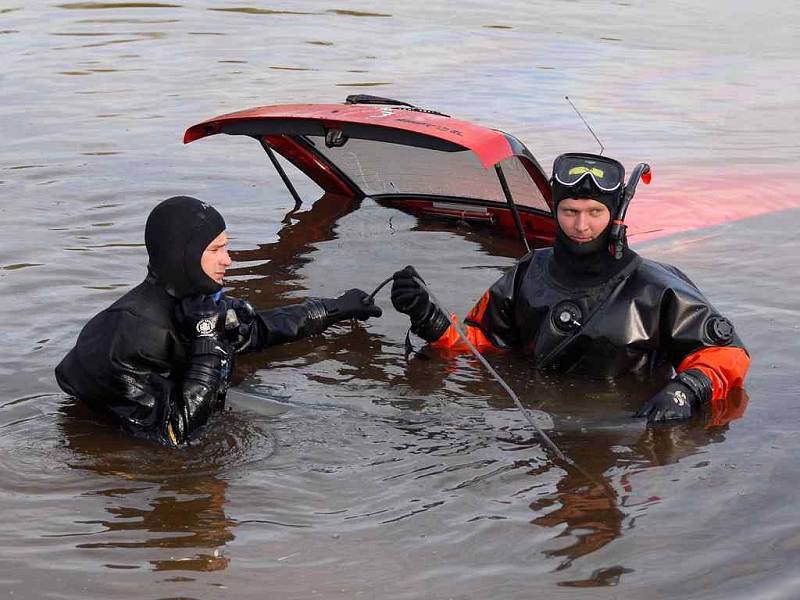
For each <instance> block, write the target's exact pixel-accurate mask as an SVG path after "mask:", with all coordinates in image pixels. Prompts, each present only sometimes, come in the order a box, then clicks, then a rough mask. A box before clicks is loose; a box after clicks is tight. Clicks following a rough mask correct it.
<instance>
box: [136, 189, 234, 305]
mask: <svg viewBox="0 0 800 600" xmlns="http://www.w3.org/2000/svg"><path fill="white" fill-rule="evenodd" d="M223 231H225V220H224V219H223V218H222V215H221V214H219V212H218V211H217V210H216V209H215V208H214V207H213V206H211V205H209V204H206V203H205V202H201V201H200V200H198V199H197V198H192V197H190V196H174V197H172V198H167V199H166V200H164V201H163V202H161V203H160V204H158V206H156V207H155V208H154V209H153V210H152V212H151V213H150V215H149V216H148V217H147V225H145V231H144V241H145V246H147V254H148V256H149V259H150V262H149V269H150V272H151V273H153V274H154V275H155V276H156V278H157V279H158V281H159V282H160V283H161V284H162V285H163V286H164V287H165V288H166V290H167V291H168V292H169V293H170V295H172V296H174V297H176V298H182V297H184V296H188V295H189V294H213V293H216V292H218V291H219V290H220V289H221V288H222V286H221V285H220V284H219V283H217V282H216V281H214V280H213V279H211V278H210V277H209V276H208V275H206V274H205V273H204V272H203V269H202V267H201V265H200V259H201V257H202V256H203V252H204V251H205V249H206V248H207V247H208V245H209V244H210V243H211V242H212V241H214V239H215V238H216V237H217V236H218V235H219V234H220V233H222V232H223Z"/></svg>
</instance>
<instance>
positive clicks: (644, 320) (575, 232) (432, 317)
mask: <svg viewBox="0 0 800 600" xmlns="http://www.w3.org/2000/svg"><path fill="white" fill-rule="evenodd" d="M640 177H641V178H642V179H643V180H644V181H645V182H647V181H649V167H648V166H647V165H645V164H640V165H638V166H637V167H636V169H635V170H634V172H633V174H632V176H631V178H630V179H629V180H628V183H627V185H626V184H625V168H624V167H623V166H622V164H621V163H619V162H617V161H615V160H613V159H610V158H606V157H604V156H599V155H594V154H581V153H568V154H562V155H561V156H559V157H557V158H556V160H555V161H554V163H553V178H552V180H551V185H552V197H553V206H554V210H555V216H556V220H557V224H558V228H557V232H556V238H555V243H554V245H553V247H552V248H541V249H538V250H535V251H533V252H530V253H529V254H527V255H526V256H524V257H523V258H522V259H520V261H519V262H518V263H517V264H516V265H514V266H513V267H512V268H511V269H509V271H508V272H506V274H505V275H504V276H503V277H501V278H500V279H499V280H498V281H497V282H496V283H494V284H493V285H492V286H491V288H489V290H487V291H486V293H485V294H484V295H483V297H482V298H481V299H480V301H479V302H478V303H477V305H475V307H474V308H473V309H472V310H471V311H470V313H469V314H468V315H467V318H466V319H465V324H466V331H467V335H468V336H469V339H470V341H471V342H472V343H473V345H475V346H476V347H477V348H479V349H480V348H487V347H494V348H500V349H512V348H515V349H519V350H521V351H522V352H524V353H525V354H527V355H529V356H531V358H532V359H533V362H534V365H535V366H536V367H537V368H539V369H554V370H558V371H562V372H566V373H575V374H585V375H591V376H604V377H614V376H617V375H622V374H624V373H647V374H655V373H658V372H660V371H661V370H662V369H663V368H664V367H667V366H671V367H672V369H673V370H674V372H675V375H674V377H672V378H671V379H670V380H669V381H667V382H666V385H665V386H664V387H663V389H662V390H661V391H659V392H658V393H657V394H656V395H655V396H653V397H652V398H651V399H650V400H649V401H648V402H646V403H645V404H644V405H643V406H642V408H641V409H640V410H639V411H638V412H637V413H636V416H639V417H646V418H647V419H648V422H651V423H652V422H659V421H667V420H672V419H685V418H688V417H690V416H691V415H692V411H693V410H695V409H698V408H700V407H704V408H710V410H711V411H712V413H713V411H714V408H715V406H717V405H720V404H721V402H722V401H723V400H724V399H725V398H726V397H727V395H728V393H729V391H730V390H731V389H733V388H736V387H741V386H742V385H743V382H744V377H745V374H746V373H747V369H748V367H749V364H750V359H749V356H748V354H747V351H746V350H745V348H744V346H743V344H742V342H741V340H740V339H739V336H738V335H737V334H736V333H735V331H734V328H733V325H732V324H731V322H730V321H729V320H728V319H726V318H725V317H724V316H722V315H721V314H720V313H719V312H718V311H717V310H716V309H715V308H714V307H713V306H711V304H710V303H709V302H708V301H707V300H706V298H705V297H704V296H703V294H702V293H701V292H700V290H699V289H698V288H697V287H696V286H695V285H694V284H693V283H692V282H691V281H690V280H689V278H688V277H686V275H684V274H683V273H682V272H681V271H680V270H678V269H677V268H675V267H673V266H671V265H668V264H663V263H658V262H655V261H651V260H647V259H644V258H642V257H640V256H639V255H638V254H636V253H635V252H634V251H633V250H631V249H630V248H628V244H627V240H626V237H625V225H624V218H625V212H626V210H627V207H628V204H629V202H630V201H631V199H632V197H633V193H634V191H635V189H636V184H637V183H638V181H639V178H640ZM418 278H419V275H418V274H417V273H416V270H415V269H414V267H412V266H408V267H406V268H405V269H403V270H401V271H398V272H397V273H395V275H394V282H393V286H392V304H393V305H394V307H395V308H396V309H397V310H398V311H400V312H402V313H405V314H407V315H409V317H410V318H411V330H412V331H413V332H414V333H416V334H417V335H419V336H420V337H422V338H423V339H425V340H427V341H429V342H431V345H432V346H433V347H436V348H446V349H457V348H459V347H461V348H465V345H464V343H463V342H462V341H461V340H460V337H459V334H458V332H457V331H456V329H455V327H454V326H453V325H452V324H451V320H450V317H449V316H448V315H447V314H446V313H445V312H444V311H443V310H442V309H441V308H440V307H439V306H437V305H436V303H435V302H434V301H432V300H431V298H430V296H429V295H428V293H427V291H426V290H425V288H424V286H423V285H421V284H420V282H419V281H418V280H417V279H418ZM420 280H421V279H420Z"/></svg>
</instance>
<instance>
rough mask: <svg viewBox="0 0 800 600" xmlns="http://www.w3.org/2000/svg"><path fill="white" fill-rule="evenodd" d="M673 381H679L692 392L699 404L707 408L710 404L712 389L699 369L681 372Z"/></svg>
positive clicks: (709, 382)
mask: <svg viewBox="0 0 800 600" xmlns="http://www.w3.org/2000/svg"><path fill="white" fill-rule="evenodd" d="M675 380H676V381H680V382H681V383H682V384H684V385H685V386H686V387H688V388H689V389H690V390H692V392H693V393H694V395H695V396H697V399H698V400H699V401H700V404H702V405H703V406H707V405H708V404H709V403H710V402H711V396H712V395H713V393H714V387H713V385H712V383H711V380H710V379H709V378H708V376H707V375H706V374H705V373H703V372H702V371H700V370H699V369H687V370H686V371H681V372H680V373H678V374H677V375H676V376H675Z"/></svg>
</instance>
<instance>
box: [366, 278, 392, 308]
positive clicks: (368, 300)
mask: <svg viewBox="0 0 800 600" xmlns="http://www.w3.org/2000/svg"><path fill="white" fill-rule="evenodd" d="M393 279H394V275H392V276H391V277H387V278H386V279H384V280H383V281H381V283H380V285H379V286H378V287H376V288H375V289H374V290H372V293H371V294H370V295H369V296H367V297H366V298H365V299H364V304H372V303H373V302H375V294H377V293H378V292H380V291H381V290H382V289H383V288H384V286H385V285H386V284H387V283H389V282H390V281H392V280H393Z"/></svg>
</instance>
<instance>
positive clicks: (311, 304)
mask: <svg viewBox="0 0 800 600" xmlns="http://www.w3.org/2000/svg"><path fill="white" fill-rule="evenodd" d="M381 314H382V311H381V309H380V308H379V307H377V306H375V303H374V302H373V301H372V299H371V298H369V295H368V294H367V293H366V292H364V291H363V290H359V289H357V288H354V289H351V290H348V291H346V292H345V293H344V294H342V295H341V296H338V297H336V298H309V299H308V300H305V301H304V302H301V303H299V304H290V305H288V306H282V307H280V308H273V309H271V310H261V311H253V316H254V318H253V324H254V327H253V328H252V329H253V331H252V335H253V336H254V337H253V339H252V342H251V345H250V348H251V349H252V350H260V349H262V348H266V347H267V346H274V345H276V344H283V343H286V342H291V341H294V340H299V339H301V338H305V337H308V336H311V335H316V334H318V333H322V332H323V331H325V329H327V328H328V327H330V326H331V325H333V324H334V323H339V322H341V321H348V320H351V319H358V320H359V321H365V320H367V319H370V318H372V317H380V316H381Z"/></svg>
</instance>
